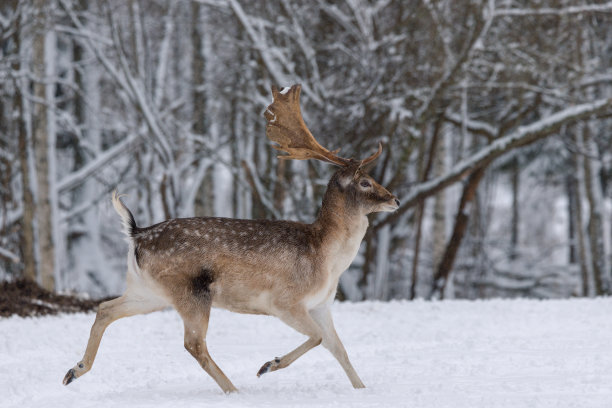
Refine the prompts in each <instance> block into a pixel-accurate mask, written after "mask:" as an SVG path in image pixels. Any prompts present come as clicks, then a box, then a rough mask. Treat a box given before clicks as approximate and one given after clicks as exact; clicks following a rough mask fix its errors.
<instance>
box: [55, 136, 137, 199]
mask: <svg viewBox="0 0 612 408" xmlns="http://www.w3.org/2000/svg"><path fill="white" fill-rule="evenodd" d="M141 142H142V140H140V139H137V136H136V135H130V136H128V137H126V138H125V139H124V140H123V141H121V142H119V143H117V144H116V145H114V146H113V147H111V148H110V149H107V150H105V151H104V152H103V153H101V154H100V155H99V156H98V157H96V158H95V159H94V160H92V161H91V162H89V163H87V165H86V166H84V167H82V168H80V169H79V170H77V171H75V172H73V173H70V174H68V175H67V176H66V177H64V178H63V179H61V180H60V181H59V182H58V183H57V192H58V194H60V193H64V192H66V191H69V190H71V189H73V188H75V187H77V186H78V185H80V184H81V183H83V182H84V181H85V180H86V179H87V178H88V177H89V176H91V175H92V174H94V173H95V172H96V171H98V170H99V169H100V168H102V167H104V166H105V165H106V164H108V162H110V161H112V160H113V159H115V158H116V157H117V156H120V155H122V154H125V153H129V152H130V151H131V150H132V149H133V148H135V147H136V146H138V145H139V144H140V143H141Z"/></svg>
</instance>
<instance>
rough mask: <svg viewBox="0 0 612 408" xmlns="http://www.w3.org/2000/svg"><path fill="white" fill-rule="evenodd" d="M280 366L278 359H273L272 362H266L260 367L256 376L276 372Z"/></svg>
mask: <svg viewBox="0 0 612 408" xmlns="http://www.w3.org/2000/svg"><path fill="white" fill-rule="evenodd" d="M279 364H280V358H278V357H275V358H274V360H272V361H268V362H267V363H266V364H264V365H262V366H261V368H260V369H259V371H258V372H257V376H258V377H261V376H262V375H263V374H265V373H267V372H270V371H275V370H278V366H279Z"/></svg>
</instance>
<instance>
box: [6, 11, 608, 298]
mask: <svg viewBox="0 0 612 408" xmlns="http://www.w3.org/2000/svg"><path fill="white" fill-rule="evenodd" d="M295 83H300V84H302V99H301V104H302V112H303V115H304V118H305V121H306V123H307V125H308V127H309V128H310V130H311V131H312V133H313V134H314V135H315V137H316V138H317V140H318V141H319V142H320V143H321V144H323V145H324V146H326V147H328V148H329V149H330V150H335V149H340V152H341V154H342V155H344V156H345V157H351V156H353V157H367V156H368V155H370V154H372V153H373V152H374V151H375V149H376V146H377V144H378V142H382V144H383V153H382V155H381V157H380V158H379V160H378V162H377V165H376V167H374V168H373V169H372V170H371V173H370V174H371V175H372V177H374V179H375V180H377V181H378V182H379V183H380V184H381V185H383V186H385V187H386V188H387V189H388V190H389V191H391V192H392V193H393V194H395V195H396V196H397V197H398V198H399V199H400V201H401V206H400V208H399V209H398V210H397V211H396V212H394V213H381V214H373V215H371V216H370V217H371V218H370V227H369V229H368V232H367V234H366V236H365V239H364V241H363V243H362V245H361V248H360V251H359V254H358V256H357V258H356V259H355V261H354V262H353V264H352V265H351V266H350V268H349V270H348V271H346V272H345V273H344V274H343V275H342V278H341V281H340V285H339V290H338V297H339V298H341V299H348V300H354V301H356V300H365V299H378V300H391V299H417V298H424V299H440V298H463V299H481V298H492V297H533V298H567V297H573V296H578V297H582V296H585V297H593V296H602V295H609V294H610V293H611V292H612V242H611V241H612V238H611V237H612V2H606V1H569V0H542V1H525V0H459V1H454V0H439V1H437V0H343V1H331V0H316V1H298V0H252V1H244V0H180V1H176V0H127V1H119V0H96V1H87V0H30V1H26V0H4V1H2V2H0V281H7V280H8V281H10V280H15V279H19V278H26V279H28V280H31V281H35V282H38V283H39V284H40V285H41V286H42V287H44V288H46V289H48V290H50V291H54V292H58V293H68V294H79V295H84V296H88V297H92V298H99V297H103V296H111V295H117V294H119V293H121V291H122V290H123V289H124V284H125V283H124V276H125V270H126V264H125V262H126V261H125V254H126V251H127V244H126V243H125V240H124V237H123V235H122V233H121V229H120V220H119V218H118V217H117V215H116V213H115V212H114V211H113V209H112V205H111V201H110V196H111V192H112V191H113V190H114V189H118V190H119V191H120V192H121V193H123V194H126V195H127V196H126V197H125V198H124V202H125V203H126V204H127V205H128V207H130V209H131V210H132V211H133V213H134V215H135V218H136V221H137V223H138V225H141V226H147V225H151V224H154V223H158V222H160V221H163V220H166V219H169V218H174V217H192V216H198V217H199V216H202V217H205V216H220V217H234V218H267V219H290V220H298V221H303V222H312V220H313V219H314V217H315V216H316V214H317V211H318V209H319V208H320V206H321V199H322V195H323V193H324V191H325V188H326V185H327V182H328V180H329V178H330V176H331V174H332V173H333V171H334V168H333V166H330V165H326V164H324V163H321V162H317V161H313V160H310V161H283V160H278V159H277V152H276V151H275V150H274V149H272V147H271V143H270V141H269V140H268V139H267V138H266V135H265V133H266V132H265V124H266V122H265V119H264V117H263V112H264V110H265V108H266V106H267V105H268V104H269V103H270V102H271V93H270V88H271V86H272V85H276V86H279V87H281V88H282V87H285V86H290V85H292V84H295Z"/></svg>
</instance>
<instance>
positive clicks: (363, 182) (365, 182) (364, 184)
mask: <svg viewBox="0 0 612 408" xmlns="http://www.w3.org/2000/svg"><path fill="white" fill-rule="evenodd" d="M359 185H360V186H361V187H363V188H368V187H372V185H371V184H370V182H369V181H368V180H361V182H360V183H359Z"/></svg>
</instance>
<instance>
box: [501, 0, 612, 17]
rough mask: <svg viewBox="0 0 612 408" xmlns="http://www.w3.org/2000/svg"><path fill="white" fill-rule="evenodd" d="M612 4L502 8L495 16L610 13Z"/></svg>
mask: <svg viewBox="0 0 612 408" xmlns="http://www.w3.org/2000/svg"><path fill="white" fill-rule="evenodd" d="M611 12H612V2H608V3H603V4H587V5H581V6H570V7H561V8H550V7H543V8H529V9H525V8H502V9H497V10H495V16H496V17H497V16H543V15H558V16H560V15H565V14H582V13H611Z"/></svg>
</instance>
